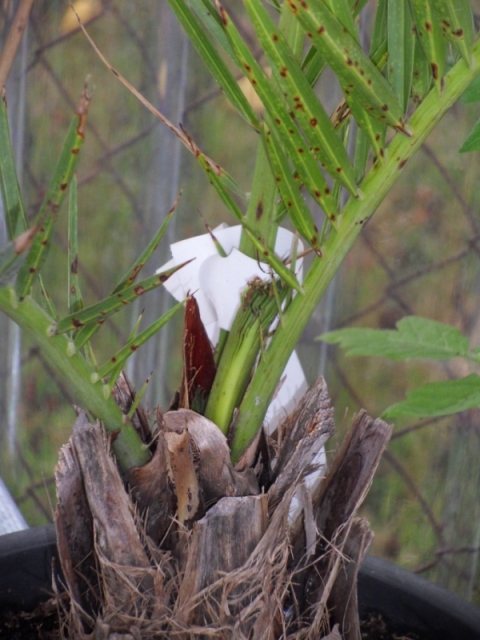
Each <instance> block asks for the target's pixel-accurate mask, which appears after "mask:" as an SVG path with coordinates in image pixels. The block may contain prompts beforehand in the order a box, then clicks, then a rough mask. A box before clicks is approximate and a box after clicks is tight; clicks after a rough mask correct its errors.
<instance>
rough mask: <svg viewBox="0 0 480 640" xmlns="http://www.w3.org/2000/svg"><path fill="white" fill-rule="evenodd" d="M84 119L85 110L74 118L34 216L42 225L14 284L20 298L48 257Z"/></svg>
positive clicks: (80, 145) (82, 134)
mask: <svg viewBox="0 0 480 640" xmlns="http://www.w3.org/2000/svg"><path fill="white" fill-rule="evenodd" d="M85 123H86V113H82V114H81V115H78V114H77V115H75V117H74V118H73V121H72V123H71V125H70V129H69V130H68V133H67V137H66V140H65V143H64V145H63V149H62V153H61V155H60V158H59V161H58V163H57V167H56V169H55V173H54V175H53V178H52V181H51V182H50V186H49V187H48V190H47V193H46V194H45V198H44V200H43V203H42V206H41V207H40V211H39V213H38V215H37V217H36V218H35V223H34V224H38V225H39V232H38V234H37V235H36V236H35V239H34V241H33V246H32V248H31V250H30V252H29V254H28V256H27V259H26V260H25V262H24V264H23V265H22V268H21V269H20V272H19V274H18V278H17V282H16V286H15V288H16V292H17V296H18V298H19V300H23V298H24V297H25V296H26V295H27V294H28V293H29V291H30V288H31V286H32V283H33V280H34V278H35V277H36V276H37V275H38V274H39V271H40V268H41V267H42V265H43V263H44V262H45V260H46V257H47V254H48V251H49V248H50V244H51V240H52V236H53V231H54V227H55V222H56V219H57V216H58V211H59V209H60V206H61V204H62V202H63V199H64V197H65V194H66V192H67V188H68V186H69V184H70V181H71V179H72V177H73V174H74V172H75V168H76V166H77V162H78V156H79V153H80V149H81V147H82V145H83V139H84V129H85Z"/></svg>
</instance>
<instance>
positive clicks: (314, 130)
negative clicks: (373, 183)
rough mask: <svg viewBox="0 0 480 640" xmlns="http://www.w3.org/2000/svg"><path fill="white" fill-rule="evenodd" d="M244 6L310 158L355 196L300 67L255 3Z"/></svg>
mask: <svg viewBox="0 0 480 640" xmlns="http://www.w3.org/2000/svg"><path fill="white" fill-rule="evenodd" d="M245 6H246V8H247V12H248V14H249V16H250V19H251V21H252V25H253V28H254V29H255V31H256V34H257V36H258V39H259V41H260V44H261V45H262V47H263V49H264V51H265V54H266V56H267V58H268V59H269V61H270V64H271V66H272V68H274V69H275V70H276V72H277V73H276V76H275V77H276V80H277V82H278V84H279V86H280V88H281V91H282V94H283V95H284V96H285V98H286V100H287V102H288V104H289V107H290V109H291V111H292V113H294V114H295V118H296V120H297V121H298V123H299V125H300V126H301V128H302V130H303V132H304V134H305V137H306V138H307V140H308V142H309V144H310V147H311V149H312V150H313V152H314V155H316V156H317V157H318V159H319V160H320V163H321V164H322V166H323V167H325V170H326V171H327V172H328V173H329V174H330V175H331V176H332V177H333V178H334V180H339V181H340V182H341V183H342V184H343V185H344V186H345V187H346V188H347V189H348V190H349V191H350V193H352V194H353V195H356V193H357V188H356V185H355V177H354V173H353V167H352V165H351V163H350V160H349V158H348V154H347V151H346V149H345V147H344V146H343V144H342V142H341V141H340V138H339V137H338V135H337V132H336V131H335V129H334V127H333V125H332V122H331V120H330V118H329V116H328V115H327V113H326V112H325V109H324V108H323V106H322V105H321V103H320V101H319V100H318V98H317V96H316V95H315V93H314V91H313V89H312V88H311V86H310V84H309V83H308V81H307V79H306V78H305V76H304V75H303V73H302V71H301V68H300V65H299V64H298V63H297V61H296V60H295V58H294V57H293V55H291V52H290V50H289V47H288V45H287V43H286V42H285V40H284V38H283V36H282V34H281V33H280V31H279V30H278V29H277V28H276V27H275V25H274V23H273V22H272V20H271V19H270V17H269V15H268V13H267V12H266V11H265V9H264V8H263V6H262V4H261V2H260V1H259V0H245ZM347 9H348V7H347ZM348 10H349V9H348Z"/></svg>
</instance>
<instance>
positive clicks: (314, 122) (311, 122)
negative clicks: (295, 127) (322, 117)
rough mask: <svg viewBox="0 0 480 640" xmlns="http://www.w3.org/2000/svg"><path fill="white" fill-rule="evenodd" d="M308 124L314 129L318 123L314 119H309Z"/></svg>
mask: <svg viewBox="0 0 480 640" xmlns="http://www.w3.org/2000/svg"><path fill="white" fill-rule="evenodd" d="M310 124H311V125H312V127H316V126H317V124H318V121H317V119H316V118H310Z"/></svg>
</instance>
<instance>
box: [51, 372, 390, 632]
mask: <svg viewBox="0 0 480 640" xmlns="http://www.w3.org/2000/svg"><path fill="white" fill-rule="evenodd" d="M148 431H149V435H150V429H148ZM333 431H334V425H333V412H332V408H331V405H330V400H329V397H328V393H327V389H326V385H325V382H324V380H323V379H320V380H319V381H318V382H317V383H316V384H315V385H314V386H313V387H312V388H311V389H310V390H309V391H308V392H307V393H306V394H305V396H304V398H303V400H302V401H301V402H300V404H299V405H298V407H297V409H296V410H295V412H294V413H293V414H292V415H290V416H288V418H287V419H286V420H285V421H284V423H283V424H282V425H281V427H280V428H279V429H278V431H277V432H276V433H275V434H273V436H272V439H271V441H270V442H268V443H267V442H266V440H265V439H263V443H262V438H260V439H258V444H257V452H256V454H255V455H252V452H250V454H249V460H250V463H249V465H250V466H248V465H247V466H246V464H245V460H244V461H243V463H242V467H241V468H242V470H241V471H240V470H239V469H235V468H233V467H232V464H231V462H230V456H229V450H228V445H227V441H226V438H225V437H224V436H223V434H222V433H221V432H220V430H219V429H218V428H217V427H216V426H215V425H214V424H213V423H211V422H210V421H208V420H207V419H206V418H204V417H202V416H201V415H199V414H197V413H195V412H193V411H190V410H188V409H183V410H182V409H181V410H178V411H170V412H168V413H166V414H165V415H162V414H161V413H160V412H159V413H158V415H157V421H156V428H154V429H152V430H151V435H152V441H151V447H152V451H153V456H152V459H151V461H150V463H149V464H148V465H146V466H145V467H143V468H141V469H134V470H131V472H129V473H128V474H127V475H126V477H123V478H122V477H121V475H120V473H119V471H118V468H117V465H116V463H115V461H114V460H113V458H112V456H111V455H110V451H109V443H108V441H107V439H106V438H105V435H104V432H103V430H102V428H101V426H100V425H98V424H94V425H92V424H90V423H89V421H88V419H87V417H86V415H85V414H84V413H82V412H80V413H79V416H78V418H77V421H76V423H75V426H74V430H73V435H72V437H71V439H70V441H69V443H68V444H67V445H66V446H65V447H63V449H62V451H61V453H60V459H59V463H58V466H57V469H56V480H57V495H58V504H57V510H56V527H57V535H58V547H59V554H60V558H61V564H62V569H63V574H64V578H65V587H66V590H67V591H68V594H69V601H68V605H66V606H65V605H64V609H63V624H62V629H63V631H62V633H63V637H65V638H78V639H79V640H87V639H98V640H100V639H105V640H107V639H108V640H114V639H123V640H127V639H128V640H130V639H133V640H138V639H140V638H141V639H142V640H144V639H147V640H148V639H150V638H152V639H153V638H181V639H182V640H183V639H190V638H224V639H225V640H227V639H230V638H235V639H237V638H238V639H239V640H242V639H245V640H247V639H249V640H257V639H265V640H274V639H277V638H288V639H292V640H293V639H299V640H300V639H304V638H305V639H308V638H311V639H312V640H313V639H314V638H315V640H318V639H319V638H325V639H327V638H328V640H338V639H342V638H343V639H344V640H357V639H358V638H360V625H359V620H358V612H357V595H356V577H357V571H358V567H359V564H360V562H361V560H362V558H363V556H364V554H365V553H366V550H367V549H368V546H369V545H370V542H371V539H372V534H371V532H370V530H369V528H368V523H367V522H366V521H364V520H360V519H358V518H356V515H355V514H356V512H357V510H358V507H359V506H360V504H361V502H362V501H363V499H364V497H365V495H366V492H367V490H368V487H369V486H370V483H371V481H372V477H373V474H374V472H375V469H376V467H377V465H378V462H379V459H380V456H381V453H382V451H383V449H384V448H385V446H386V443H387V441H388V439H389V437H390V434H391V427H390V426H388V425H386V424H385V423H383V422H382V421H380V420H375V421H374V420H373V419H372V418H370V417H369V416H367V415H366V413H365V412H361V413H360V414H358V415H357V416H356V417H355V418H354V419H353V421H352V425H351V428H350V432H349V435H348V436H347V439H346V441H345V443H344V445H343V447H342V448H341V449H340V450H339V451H338V452H337V455H336V458H335V460H334V462H333V464H332V465H331V468H330V471H329V472H328V473H325V469H324V468H323V467H320V468H319V464H320V463H319V460H321V449H322V447H323V446H324V444H325V442H326V441H327V440H328V438H329V437H330V436H331V435H332V434H333ZM267 449H268V450H267ZM254 453H255V452H254ZM270 461H273V462H270ZM313 472H315V474H316V475H314V476H312V473H313ZM312 478H313V479H312Z"/></svg>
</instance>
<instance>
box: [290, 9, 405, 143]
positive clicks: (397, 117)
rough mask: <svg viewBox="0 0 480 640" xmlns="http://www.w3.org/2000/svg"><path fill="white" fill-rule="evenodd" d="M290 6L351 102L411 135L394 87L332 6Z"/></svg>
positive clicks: (381, 120)
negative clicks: (331, 8)
mask: <svg viewBox="0 0 480 640" xmlns="http://www.w3.org/2000/svg"><path fill="white" fill-rule="evenodd" d="M304 5H305V6H304ZM289 7H290V9H291V10H292V11H293V12H294V14H295V15H296V16H297V17H298V19H299V20H300V22H301V24H302V25H303V28H304V29H305V32H306V34H307V36H308V37H309V38H311V40H312V42H313V44H314V45H315V47H316V48H317V49H318V51H320V53H321V54H322V55H323V57H324V58H325V60H326V62H327V64H328V65H329V66H330V67H331V69H332V71H333V72H334V73H335V75H336V76H337V77H338V79H339V82H340V84H341V86H342V88H343V91H344V93H345V97H346V99H347V101H348V102H349V103H350V102H353V101H355V103H357V104H358V106H359V107H362V108H363V109H365V110H367V111H369V113H370V115H371V116H373V117H375V118H377V119H378V120H379V121H380V122H384V123H385V124H387V125H389V126H391V127H393V128H395V129H397V130H399V131H401V132H403V133H408V130H407V129H406V128H405V125H404V122H403V111H402V108H401V106H400V104H399V102H398V100H397V98H396V96H395V95H394V93H393V92H392V89H391V87H390V85H389V84H388V82H387V81H386V80H385V78H384V77H383V76H382V74H381V73H380V72H379V71H378V69H377V68H376V67H375V65H374V64H373V63H372V61H371V60H370V59H369V58H368V57H367V56H366V55H365V53H364V52H363V51H362V49H361V48H360V46H359V45H358V44H357V43H356V42H355V40H354V39H353V38H352V37H351V36H350V34H349V33H348V32H347V31H346V29H345V28H344V27H343V25H342V24H341V23H340V22H339V21H338V20H337V18H336V17H335V16H334V15H333V14H332V13H331V11H330V10H329V9H328V7H326V6H325V5H324V4H323V3H322V2H321V1H320V0H311V1H310V2H309V3H308V5H307V3H302V2H299V1H298V0H289ZM306 7H308V8H306Z"/></svg>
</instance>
